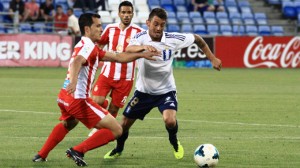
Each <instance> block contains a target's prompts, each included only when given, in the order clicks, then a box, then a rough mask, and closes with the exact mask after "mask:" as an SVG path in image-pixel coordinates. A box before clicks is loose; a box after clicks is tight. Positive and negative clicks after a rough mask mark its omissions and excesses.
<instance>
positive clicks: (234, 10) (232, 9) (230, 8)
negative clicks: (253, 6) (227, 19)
mask: <svg viewBox="0 0 300 168" xmlns="http://www.w3.org/2000/svg"><path fill="white" fill-rule="evenodd" d="M226 10H227V12H228V13H229V14H230V13H240V12H239V10H238V8H237V7H236V6H227V7H226Z"/></svg>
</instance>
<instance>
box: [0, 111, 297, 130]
mask: <svg viewBox="0 0 300 168" xmlns="http://www.w3.org/2000/svg"><path fill="white" fill-rule="evenodd" d="M1 112H14V113H32V114H51V115H57V114H58V113H59V112H58V113H56V112H39V111H20V110H9V109H0V113H1ZM145 119H146V120H147V119H148V120H162V118H149V117H146V118H145ZM178 121H180V122H196V123H209V124H223V125H245V126H266V127H288V128H299V125H283V124H258V123H242V122H221V121H203V120H184V119H179V120H178Z"/></svg>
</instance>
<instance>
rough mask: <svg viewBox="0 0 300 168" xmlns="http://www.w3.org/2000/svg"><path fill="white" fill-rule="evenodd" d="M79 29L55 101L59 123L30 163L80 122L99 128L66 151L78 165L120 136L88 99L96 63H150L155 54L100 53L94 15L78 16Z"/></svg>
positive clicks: (43, 157) (41, 158)
mask: <svg viewBox="0 0 300 168" xmlns="http://www.w3.org/2000/svg"><path fill="white" fill-rule="evenodd" d="M79 27H80V31H81V34H82V36H83V37H82V38H81V40H80V41H79V42H78V43H77V44H76V46H75V48H74V52H73V55H72V58H71V60H70V63H69V68H68V73H67V77H66V79H65V82H64V84H63V87H62V89H61V91H60V93H59V95H58V99H57V103H58V106H59V107H60V110H61V117H60V120H62V122H61V123H59V124H57V125H56V126H55V127H54V129H53V130H52V132H51V133H50V135H49V137H48V139H47V141H46V142H45V144H44V145H43V147H42V149H41V150H40V151H39V152H38V154H37V155H35V156H34V158H33V159H32V161H33V162H43V161H46V158H47V156H48V154H49V152H50V151H51V150H52V149H53V148H54V147H55V146H56V145H57V144H58V143H59V142H61V141H62V140H63V139H64V137H65V136H66V134H67V133H68V132H69V131H70V130H72V129H73V128H74V127H75V126H76V125H77V124H78V122H79V121H80V122H82V123H83V124H84V125H85V126H86V127H87V128H89V129H91V128H98V129H100V128H101V130H100V131H97V132H96V133H95V134H94V135H93V136H91V137H89V138H88V139H86V140H85V141H83V142H82V143H80V144H78V145H77V146H74V147H73V148H70V149H68V150H67V151H66V155H67V156H68V157H70V158H72V159H73V160H74V161H75V163H76V164H77V165H78V166H86V165H87V163H86V162H85V161H84V160H83V156H84V153H86V152H87V151H89V150H92V149H94V148H97V147H100V146H103V145H105V144H107V143H108V142H110V141H113V140H114V139H116V138H118V137H119V136H120V135H121V134H122V127H121V126H120V124H119V123H118V122H117V120H116V119H115V118H114V117H113V116H111V115H110V114H109V112H108V111H107V110H105V109H103V108H102V107H101V106H99V105H98V104H97V103H95V102H94V101H92V99H91V98H90V97H89V92H90V91H91V86H92V82H93V80H94V77H95V73H96V70H97V69H98V62H99V61H100V60H102V61H118V62H130V61H133V60H135V59H137V58H141V57H143V58H146V59H152V60H153V59H154V58H152V56H154V55H158V54H159V53H157V52H156V53H155V52H147V53H145V52H143V53H125V52H124V53H112V52H105V51H103V50H101V49H100V48H99V47H98V46H97V45H95V42H96V41H98V40H100V37H101V33H102V27H101V20H100V15H98V14H92V13H85V14H82V15H81V16H80V18H79Z"/></svg>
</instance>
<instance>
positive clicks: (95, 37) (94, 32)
mask: <svg viewBox="0 0 300 168" xmlns="http://www.w3.org/2000/svg"><path fill="white" fill-rule="evenodd" d="M102 31H103V29H102V24H101V20H100V19H99V18H96V17H93V24H92V26H91V27H90V29H89V33H88V34H89V37H90V39H91V40H92V41H93V42H96V41H99V40H100V38H101V34H102Z"/></svg>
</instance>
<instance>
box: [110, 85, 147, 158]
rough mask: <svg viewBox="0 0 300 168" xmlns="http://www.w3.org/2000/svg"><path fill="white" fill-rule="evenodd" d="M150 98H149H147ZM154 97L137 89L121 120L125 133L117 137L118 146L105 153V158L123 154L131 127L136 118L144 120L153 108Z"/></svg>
mask: <svg viewBox="0 0 300 168" xmlns="http://www.w3.org/2000/svg"><path fill="white" fill-rule="evenodd" d="M147 98H148V99H147ZM152 100H153V99H152V97H151V96H150V95H148V94H145V93H141V92H139V91H135V92H134V95H133V97H132V98H131V99H130V101H129V102H128V104H127V106H126V108H125V110H124V112H123V118H122V121H121V126H122V128H123V134H122V136H121V137H120V138H118V139H117V146H116V148H114V149H113V150H111V151H109V152H108V153H107V154H106V155H104V159H114V158H117V157H118V156H120V155H121V153H122V151H123V150H124V146H125V142H126V140H127V138H128V135H129V129H130V127H131V126H132V125H133V124H134V122H135V121H136V119H140V120H143V119H144V117H145V116H146V114H148V113H149V112H150V110H151V109H152V108H153V103H152Z"/></svg>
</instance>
